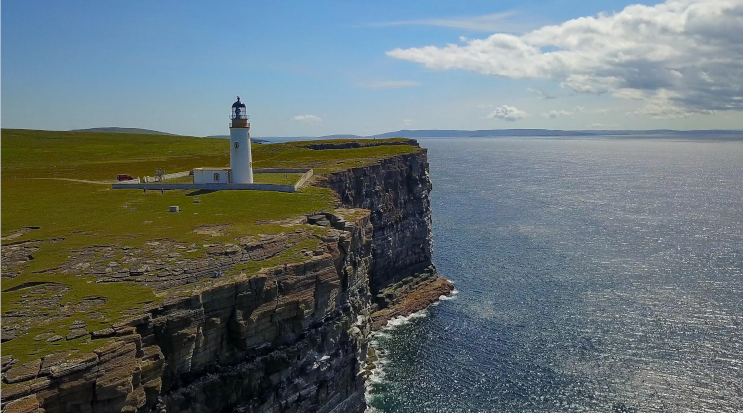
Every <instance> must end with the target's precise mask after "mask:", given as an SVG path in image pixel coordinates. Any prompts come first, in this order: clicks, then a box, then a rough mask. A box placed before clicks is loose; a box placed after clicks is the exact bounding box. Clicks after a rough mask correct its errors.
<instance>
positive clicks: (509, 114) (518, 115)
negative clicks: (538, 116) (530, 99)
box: [488, 105, 527, 122]
mask: <svg viewBox="0 0 743 413" xmlns="http://www.w3.org/2000/svg"><path fill="white" fill-rule="evenodd" d="M526 116H527V113H526V112H524V111H523V110H519V109H516V108H515V107H513V106H508V105H503V106H501V107H498V108H496V109H495V110H494V111H493V112H491V113H490V114H489V115H488V118H490V119H503V120H507V121H509V122H513V121H517V120H519V119H523V118H525V117H526Z"/></svg>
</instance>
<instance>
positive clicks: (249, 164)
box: [230, 96, 253, 184]
mask: <svg viewBox="0 0 743 413" xmlns="http://www.w3.org/2000/svg"><path fill="white" fill-rule="evenodd" d="M230 119H231V121H232V122H231V123H230V169H231V171H230V182H231V183H234V184H252V183H253V154H252V152H251V151H250V123H249V122H248V120H249V119H250V117H249V116H248V113H247V110H246V109H245V104H244V103H242V102H240V96H238V97H237V102H235V103H233V104H232V114H231V115H230Z"/></svg>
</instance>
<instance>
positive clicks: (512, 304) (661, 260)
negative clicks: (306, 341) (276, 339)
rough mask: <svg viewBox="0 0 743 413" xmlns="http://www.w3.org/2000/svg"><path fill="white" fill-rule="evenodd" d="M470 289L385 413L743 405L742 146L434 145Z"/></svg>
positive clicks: (387, 377) (415, 323) (428, 330)
mask: <svg viewBox="0 0 743 413" xmlns="http://www.w3.org/2000/svg"><path fill="white" fill-rule="evenodd" d="M421 143H422V145H423V146H425V147H427V148H429V160H430V164H431V178H432V181H433V187H434V189H433V192H432V197H433V216H434V261H435V263H436V265H437V267H438V269H439V271H440V273H441V274H442V275H443V276H445V277H447V278H449V279H450V280H452V281H453V282H454V284H455V286H456V288H457V290H458V294H456V295H455V296H454V299H450V300H445V301H442V302H440V303H439V304H438V305H436V306H434V307H431V308H430V309H429V310H428V311H426V312H424V313H421V314H417V315H416V316H415V317H411V318H410V319H408V320H397V322H396V323H395V324H396V326H394V327H393V328H390V329H387V330H385V331H383V332H382V333H380V334H378V335H377V337H376V338H375V344H376V346H377V347H378V348H379V349H380V351H381V352H382V353H383V356H382V360H381V362H380V363H379V364H380V365H381V367H380V369H378V371H377V372H376V373H375V376H374V377H373V381H372V384H371V385H370V387H369V391H368V395H367V399H368V402H369V404H370V406H371V407H370V409H369V410H370V411H376V412H743V142H740V141H739V142H710V141H693V140H689V141H670V140H647V139H609V138H607V139H537V138H529V139H522V138H519V139H516V138H514V139H510V138H508V139H423V140H421Z"/></svg>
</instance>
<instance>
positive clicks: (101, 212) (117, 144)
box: [2, 129, 421, 360]
mask: <svg viewBox="0 0 743 413" xmlns="http://www.w3.org/2000/svg"><path fill="white" fill-rule="evenodd" d="M318 143H320V144H323V143H329V144H330V146H326V147H329V148H331V149H317V148H319V147H318V146H317V145H318ZM405 143H406V141H405V140H399V139H391V140H375V141H359V143H354V141H327V142H318V141H313V142H292V143H284V144H273V145H254V146H253V159H254V167H256V168H271V167H284V168H287V167H309V168H314V169H315V173H316V174H322V173H328V172H332V171H339V170H344V169H347V168H350V167H357V166H363V165H368V164H373V163H375V162H377V161H379V160H380V159H383V158H387V157H390V156H394V155H400V154H406V153H415V152H417V151H420V150H421V149H420V148H418V147H417V146H412V145H407V144H405ZM339 144H342V145H339ZM355 146H358V147H355ZM228 151H229V144H228V142H226V141H225V140H220V139H205V138H190V137H180V136H168V135H137V134H126V135H122V134H115V133H91V132H52V131H31V130H11V129H4V130H2V200H3V202H2V239H3V241H2V245H3V260H2V270H3V274H2V291H3V292H2V313H3V342H4V343H3V355H7V354H12V355H13V356H14V357H15V358H17V359H20V360H30V359H33V358H37V357H40V356H43V355H44V354H49V353H51V352H56V351H62V350H81V349H85V348H86V346H90V345H92V344H91V343H90V342H89V341H86V338H85V337H83V338H76V339H74V338H73V339H60V338H59V337H67V336H69V334H70V331H73V330H74V329H75V328H76V327H75V324H74V323H84V324H85V325H87V328H88V330H89V331H93V330H94V329H101V328H106V327H107V326H109V325H111V324H113V323H114V322H115V321H116V319H118V318H120V317H121V316H122V315H124V314H126V313H127V312H128V311H130V310H132V309H135V308H137V307H141V306H143V305H146V304H148V303H152V302H155V301H157V300H159V299H161V298H162V292H157V291H155V290H153V289H152V288H149V287H148V286H147V284H146V283H145V284H143V283H138V282H129V281H128V280H126V279H124V280H121V282H116V283H101V282H100V279H99V278H96V277H94V276H92V275H90V274H89V273H86V272H85V271H84V269H85V268H86V267H85V266H84V265H83V264H84V263H82V262H78V263H75V259H76V258H77V259H81V258H80V257H83V256H85V257H89V258H86V259H88V260H93V261H99V264H101V265H104V266H105V265H113V264H112V263H115V262H116V260H118V259H119V258H121V257H120V255H121V254H122V253H121V252H115V251H114V252H113V253H111V251H110V250H105V247H107V246H115V247H116V248H123V249H125V250H126V249H137V248H140V249H146V248H147V245H148V243H150V242H151V241H153V240H167V242H171V243H173V244H174V245H176V244H177V245H181V246H183V245H188V249H187V251H184V252H183V254H182V255H186V256H188V257H193V258H198V257H199V256H202V255H205V254H206V250H207V249H208V248H209V246H210V245H214V244H215V243H221V244H225V245H227V244H230V243H235V244H236V243H237V242H236V240H237V239H239V238H241V237H246V236H257V234H269V235H271V234H273V235H276V234H282V233H284V232H287V231H289V230H288V229H287V228H286V227H285V226H282V225H281V224H280V223H278V222H276V221H279V220H282V219H286V218H290V217H293V216H297V215H302V214H307V213H312V212H316V211H321V210H332V209H333V207H334V206H335V205H334V202H335V201H334V197H333V194H332V193H331V192H330V191H329V190H327V189H324V188H318V187H313V186H309V187H305V188H304V189H303V190H302V191H301V192H299V193H293V194H288V193H279V192H260V191H216V192H200V191H165V193H164V194H161V193H160V192H159V191H148V192H147V193H146V194H145V193H143V192H142V191H140V190H111V189H110V185H109V183H110V181H111V180H112V179H114V178H115V177H116V174H118V173H128V174H131V175H133V176H144V175H152V174H153V173H154V171H155V168H163V169H165V171H166V173H170V172H178V171H185V170H189V169H192V168H195V167H202V166H225V165H228V164H229V152H228ZM170 205H179V206H180V208H181V210H182V212H180V213H169V212H167V211H168V206H170ZM205 228H206V230H205ZM209 228H218V229H219V230H218V231H217V230H214V231H212V230H209ZM291 232H294V228H292V229H291ZM311 232H312V231H311V230H308V233H311ZM291 242H292V243H293V244H292V245H287V248H286V253H285V254H284V255H283V256H282V258H281V259H283V260H286V261H291V260H292V259H294V255H293V254H297V253H298V250H299V249H298V246H301V247H303V248H311V247H312V238H311V237H309V238H305V239H300V240H293V241H291ZM96 248H97V249H96ZM182 248H183V249H184V250H186V247H182ZM93 250H95V251H98V250H100V251H104V252H101V253H100V254H98V253H97V252H96V253H95V254H94V253H92V252H90V251H93ZM105 251H108V252H105ZM86 254H88V255H86ZM90 254H93V255H90ZM96 254H98V255H96ZM107 254H108V255H107ZM111 254H113V255H111ZM117 254H118V255H117ZM274 261H276V259H273V260H272V261H271V262H270V263H272V265H275V262H274ZM71 263H72V264H75V265H72V264H71ZM268 263H269V262H267V264H268ZM78 264H80V265H78ZM255 268H258V269H259V266H258V267H256V266H254V269H255ZM97 281H98V282H97ZM43 283H46V284H43ZM39 285H41V286H46V287H44V288H36V287H35V286H39ZM32 287H33V288H32ZM93 302H95V304H90V303H93ZM60 309H62V310H60ZM73 310H74V311H73ZM24 314H27V317H26V316H24ZM30 319H34V320H36V321H32V322H25V321H24V320H26V321H27V320H30ZM6 320H11V322H12V323H16V325H15V327H14V325H9V324H8V323H6ZM45 320H46V321H45ZM49 320H51V321H49ZM24 322H25V324H23V323H24ZM12 323H11V324H12ZM21 324H23V325H21ZM77 325H80V324H77ZM11 327H12V328H11ZM6 333H7V334H6Z"/></svg>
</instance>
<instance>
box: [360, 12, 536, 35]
mask: <svg viewBox="0 0 743 413" xmlns="http://www.w3.org/2000/svg"><path fill="white" fill-rule="evenodd" d="M514 15H516V12H514V11H509V12H505V13H492V14H486V15H483V16H460V17H442V18H431V19H419V20H402V21H394V22H384V23H372V24H370V25H369V26H371V27H388V26H437V27H448V28H453V29H464V30H472V31H480V32H491V33H492V32H494V31H501V32H521V31H524V30H530V29H532V28H534V27H537V26H536V25H535V24H534V23H531V22H527V21H525V20H524V19H523V18H522V19H519V20H518V21H515V20H512V19H511V17H513V16H514Z"/></svg>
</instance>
